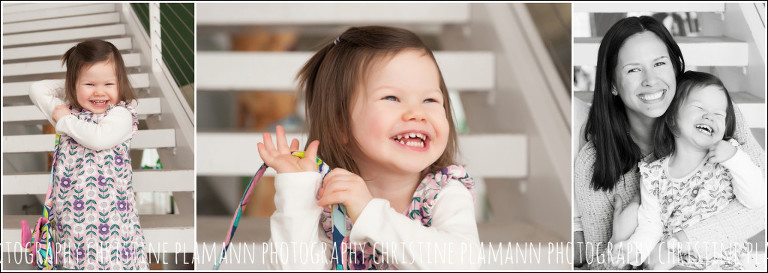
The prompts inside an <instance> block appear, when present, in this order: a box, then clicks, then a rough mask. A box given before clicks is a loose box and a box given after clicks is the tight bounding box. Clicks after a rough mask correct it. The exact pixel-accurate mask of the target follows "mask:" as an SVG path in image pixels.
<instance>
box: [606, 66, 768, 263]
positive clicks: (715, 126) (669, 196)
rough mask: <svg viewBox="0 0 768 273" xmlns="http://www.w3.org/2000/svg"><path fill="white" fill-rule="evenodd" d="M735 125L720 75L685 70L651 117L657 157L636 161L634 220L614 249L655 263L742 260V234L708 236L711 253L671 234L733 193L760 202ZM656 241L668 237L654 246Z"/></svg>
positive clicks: (761, 186) (756, 178)
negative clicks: (665, 104)
mask: <svg viewBox="0 0 768 273" xmlns="http://www.w3.org/2000/svg"><path fill="white" fill-rule="evenodd" d="M734 126H735V118H734V110H733V103H732V102H731V98H730V96H729V94H728V90H726V88H725V86H724V85H723V83H722V82H721V81H720V80H719V79H718V78H717V77H715V76H713V75H710V74H707V73H702V72H695V71H687V72H685V73H684V74H683V76H682V78H681V79H680V82H679V86H678V88H677V92H676V94H675V97H674V99H673V101H672V104H671V105H670V106H669V109H668V110H667V112H666V113H664V115H663V116H662V117H661V118H660V119H658V120H657V122H656V124H654V146H655V150H654V154H655V156H656V158H659V159H658V160H656V161H653V162H651V163H644V162H640V163H639V167H640V173H641V174H642V184H641V197H640V200H641V205H640V209H639V210H638V226H637V229H636V230H635V232H634V234H632V236H631V237H630V238H629V239H628V240H627V241H624V242H622V243H619V245H617V246H616V248H615V249H614V254H615V255H616V257H618V256H620V255H621V254H625V255H626V254H628V256H625V257H627V260H626V261H628V262H629V263H630V264H632V265H634V266H639V265H640V264H641V263H642V262H643V261H645V260H646V258H648V259H649V263H651V264H654V266H651V267H652V268H653V269H670V268H672V267H673V266H675V265H680V266H684V267H691V268H696V269H710V270H711V269H740V268H741V267H742V266H741V263H740V260H739V256H740V255H741V254H743V253H744V252H745V251H746V248H745V245H744V242H730V243H723V242H717V243H714V242H713V243H714V244H712V245H710V246H703V247H704V248H705V249H707V248H708V249H709V254H707V253H696V252H691V253H687V252H688V251H686V249H683V248H681V247H680V244H679V242H678V241H677V238H676V237H675V236H672V234H674V233H676V232H678V231H680V230H682V229H685V228H687V227H688V226H690V225H693V224H695V223H697V222H699V221H701V220H703V219H706V218H708V217H710V216H712V215H714V214H716V213H717V212H718V211H719V210H721V209H723V208H725V207H726V206H727V205H728V203H730V202H732V201H734V199H736V200H738V202H741V203H742V204H743V205H744V206H745V207H747V208H759V207H762V206H764V205H765V182H764V180H763V178H762V173H761V170H760V169H759V168H758V167H757V166H756V165H755V164H754V163H752V161H751V160H750V158H749V156H748V155H747V154H746V153H745V152H744V151H742V150H741V149H739V148H738V146H739V143H738V142H736V141H735V139H733V138H732V137H733V133H734ZM660 241H664V242H666V244H661V245H662V246H663V247H660V250H654V249H653V248H654V247H655V246H656V245H657V243H658V242H660ZM664 247H666V248H667V249H669V253H668V252H667V250H665V249H664ZM661 250H663V251H661ZM652 251H655V252H658V254H651V253H652ZM712 253H713V254H714V255H712ZM649 255H650V256H651V257H649Z"/></svg>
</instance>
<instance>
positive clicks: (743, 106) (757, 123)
mask: <svg viewBox="0 0 768 273" xmlns="http://www.w3.org/2000/svg"><path fill="white" fill-rule="evenodd" d="M573 93H574V94H573V95H574V96H575V97H576V98H578V99H580V100H582V101H584V102H586V103H591V102H592V97H593V96H594V92H593V91H576V92H573ZM730 95H731V99H732V100H733V102H734V103H735V104H736V106H737V107H739V110H740V111H741V113H742V115H743V116H744V119H745V120H746V121H747V124H749V127H751V128H765V127H766V116H765V100H764V99H762V98H760V97H757V96H755V95H754V94H752V93H749V92H745V91H731V92H730Z"/></svg>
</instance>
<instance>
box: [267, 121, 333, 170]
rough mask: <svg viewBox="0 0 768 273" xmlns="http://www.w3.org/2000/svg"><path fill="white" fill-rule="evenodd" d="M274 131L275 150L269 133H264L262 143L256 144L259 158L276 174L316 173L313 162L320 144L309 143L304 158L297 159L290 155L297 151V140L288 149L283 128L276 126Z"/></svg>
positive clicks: (317, 142)
mask: <svg viewBox="0 0 768 273" xmlns="http://www.w3.org/2000/svg"><path fill="white" fill-rule="evenodd" d="M276 130H277V149H275V145H274V144H272V136H271V135H270V134H269V133H264V143H261V142H259V143H258V144H256V147H257V148H258V149H259V156H261V159H262V160H264V163H266V164H267V166H269V167H272V168H274V169H275V171H277V173H295V172H317V163H316V161H315V160H316V158H317V147H318V146H319V145H320V142H319V141H317V140H315V141H312V142H311V143H309V146H307V151H306V153H305V156H304V158H298V157H295V156H292V155H291V153H292V152H295V151H298V150H299V140H298V139H295V138H294V139H293V141H291V147H290V148H289V147H288V144H287V142H286V139H285V130H283V126H280V125H278V126H277V129H276Z"/></svg>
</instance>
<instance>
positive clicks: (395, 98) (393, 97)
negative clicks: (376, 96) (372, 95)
mask: <svg viewBox="0 0 768 273" xmlns="http://www.w3.org/2000/svg"><path fill="white" fill-rule="evenodd" d="M382 99H383V100H391V101H400V100H399V99H397V97H395V96H386V97H383V98H382Z"/></svg>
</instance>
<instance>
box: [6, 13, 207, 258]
mask: <svg viewBox="0 0 768 273" xmlns="http://www.w3.org/2000/svg"><path fill="white" fill-rule="evenodd" d="M90 38H97V39H103V40H106V41H109V42H111V43H113V44H114V45H115V46H116V47H117V48H118V49H119V50H120V51H121V53H122V54H123V59H124V61H125V65H126V67H127V71H128V73H129V79H130V82H131V85H132V86H133V88H134V89H135V91H136V92H137V96H138V97H139V99H138V105H137V111H138V113H139V119H140V122H139V128H140V130H139V132H138V133H137V134H136V136H135V137H134V138H133V141H132V148H133V150H132V152H131V155H132V157H133V158H134V162H137V163H138V162H140V160H139V158H140V156H141V151H143V150H144V149H157V151H158V154H159V155H160V160H161V162H162V164H163V169H162V170H141V169H140V168H139V167H138V166H137V165H135V164H134V176H133V177H134V179H133V183H134V184H133V185H134V190H135V191H136V192H137V195H142V194H145V193H157V192H161V193H166V194H170V195H169V196H168V197H170V196H173V200H174V203H173V204H172V206H173V208H172V211H174V212H175V213H174V214H141V215H140V221H141V225H142V228H143V230H144V236H145V239H146V242H147V243H148V244H150V246H151V247H152V248H151V249H150V250H149V251H150V253H148V254H149V255H150V256H153V257H157V255H161V254H173V253H192V252H194V245H195V243H194V242H195V234H194V194H193V192H194V179H195V177H194V161H193V157H192V155H193V152H194V147H193V143H194V142H193V136H194V127H193V125H194V116H193V114H192V110H191V108H190V107H189V105H186V103H182V102H183V101H184V100H183V98H182V95H181V93H180V91H179V88H178V87H177V86H176V85H175V84H174V83H173V82H174V81H173V79H172V78H170V74H169V73H168V72H167V69H166V68H165V66H164V64H161V65H160V67H161V68H160V69H155V70H154V71H153V69H152V63H153V58H152V56H151V54H150V52H151V50H150V46H149V37H148V36H147V34H146V33H145V31H144V30H143V28H142V27H141V24H140V23H139V21H138V19H137V17H136V15H135V14H134V12H133V10H132V9H131V8H130V6H129V5H128V4H114V3H110V4H101V3H92V4H88V3H76V4H59V3H49V4H21V3H8V4H6V3H3V69H2V71H3V72H2V73H3V86H2V95H3V107H2V121H3V144H2V147H3V174H2V187H3V199H4V203H3V231H2V232H3V233H2V237H3V250H2V251H3V255H4V256H5V257H4V258H7V259H6V261H7V262H6V264H5V265H4V266H5V268H6V269H8V268H9V267H17V268H19V269H30V268H32V267H31V265H28V264H26V263H27V262H28V261H24V260H22V261H21V263H19V261H18V260H14V259H12V258H10V257H21V256H19V254H22V253H21V252H23V250H22V249H21V248H20V247H19V244H18V243H20V234H21V233H20V230H19V221H20V220H21V219H26V220H27V221H28V222H30V223H35V222H36V219H37V218H38V217H39V216H40V215H39V212H38V211H39V210H38V211H35V212H30V213H29V214H27V213H25V211H24V210H23V209H22V205H25V204H27V205H32V206H37V207H38V208H39V207H40V205H39V204H40V203H42V200H43V199H44V195H45V191H46V189H47V187H48V184H47V183H48V179H49V173H50V170H49V169H47V167H46V153H47V152H51V151H52V150H53V141H54V135H51V134H43V133H42V125H44V124H47V123H48V122H47V120H46V119H45V117H44V116H43V115H42V113H40V112H39V110H38V109H37V108H36V107H35V106H34V105H32V104H31V101H30V100H29V97H28V94H29V86H30V85H31V84H32V83H33V82H35V81H38V80H43V79H63V78H64V72H65V68H64V67H62V65H61V60H60V57H61V55H63V53H64V52H65V51H66V50H67V49H69V48H71V47H72V46H74V45H76V44H77V43H78V42H80V41H83V40H85V39H90ZM32 195H34V198H33V197H32ZM35 199H37V200H35Z"/></svg>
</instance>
